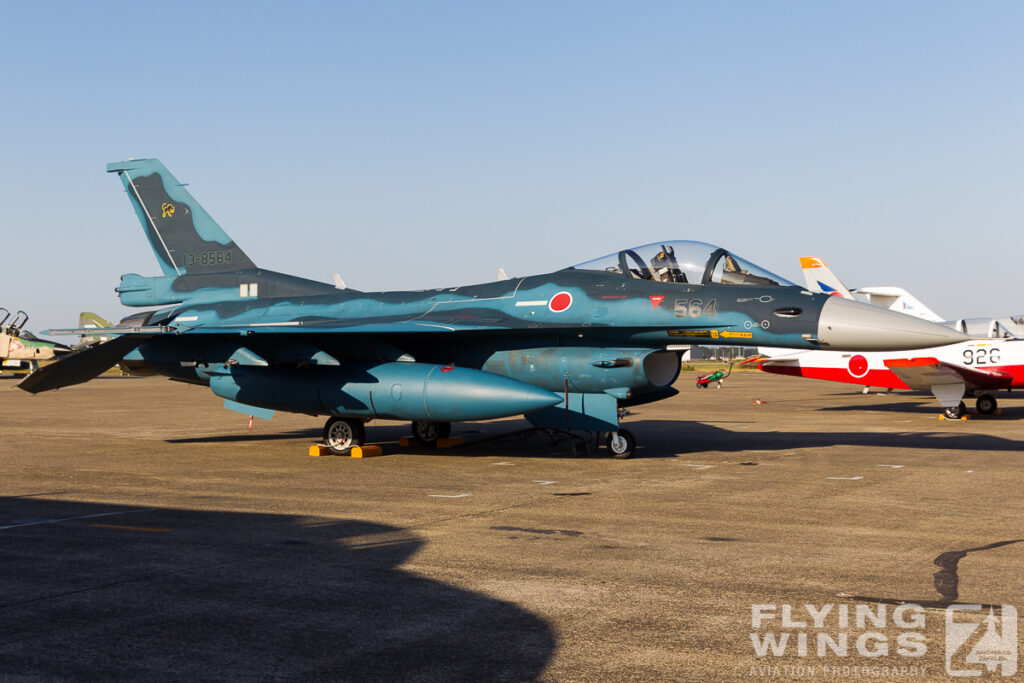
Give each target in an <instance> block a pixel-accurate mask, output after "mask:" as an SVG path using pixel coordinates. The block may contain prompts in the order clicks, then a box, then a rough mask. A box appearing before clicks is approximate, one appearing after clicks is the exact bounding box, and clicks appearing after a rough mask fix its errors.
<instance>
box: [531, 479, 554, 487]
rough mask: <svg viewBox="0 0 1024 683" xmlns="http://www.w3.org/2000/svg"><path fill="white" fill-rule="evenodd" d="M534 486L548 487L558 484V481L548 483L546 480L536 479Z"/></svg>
mask: <svg viewBox="0 0 1024 683" xmlns="http://www.w3.org/2000/svg"><path fill="white" fill-rule="evenodd" d="M533 483H534V484H540V485H541V486H547V485H548V484H557V483H558V482H557V481H548V480H546V479H534V480H533Z"/></svg>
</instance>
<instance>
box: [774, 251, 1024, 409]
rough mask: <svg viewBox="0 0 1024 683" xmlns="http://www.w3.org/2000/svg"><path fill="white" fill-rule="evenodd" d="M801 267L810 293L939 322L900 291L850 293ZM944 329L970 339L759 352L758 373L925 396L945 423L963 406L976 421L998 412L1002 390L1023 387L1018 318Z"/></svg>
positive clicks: (807, 261) (827, 273)
mask: <svg viewBox="0 0 1024 683" xmlns="http://www.w3.org/2000/svg"><path fill="white" fill-rule="evenodd" d="M800 266H801V268H802V269H803V272H804V279H805V280H806V283H807V287H808V289H809V290H811V291H814V292H824V293H826V294H831V295H833V296H840V297H843V298H846V299H855V298H856V297H855V296H854V293H857V294H861V295H863V296H864V297H866V298H867V300H868V302H869V303H872V304H875V305H878V306H883V307H885V308H889V309H891V310H894V311H899V312H901V313H907V314H909V315H915V316H917V317H919V318H923V319H925V320H930V321H932V322H939V321H942V320H943V319H942V318H941V317H940V316H939V315H937V314H936V313H935V312H934V311H932V310H931V309H930V308H928V307H927V306H925V305H924V304H923V303H921V302H920V301H918V300H917V299H916V298H915V297H913V296H912V295H911V294H910V293H908V292H907V291H906V290H904V289H901V288H899V287H862V288H860V289H853V290H850V289H848V288H847V287H846V286H845V285H843V283H842V281H840V280H839V278H838V277H836V276H835V274H834V273H833V272H832V271H831V270H830V269H829V268H828V266H827V265H825V262H824V261H822V260H821V259H820V258H817V257H803V258H801V259H800ZM945 324H946V325H949V326H950V327H954V328H955V329H957V330H959V331H961V332H963V333H965V334H968V335H970V336H972V337H975V339H972V340H971V341H966V342H961V343H958V344H950V345H949V346H944V347H932V348H925V349H916V350H912V351H895V352H867V353H844V352H841V351H793V350H791V349H775V348H764V347H762V348H760V349H759V352H760V354H761V357H760V360H758V361H757V363H758V367H760V368H761V369H762V370H764V371H765V372H770V373H773V374H777V375H791V376H795V377H809V378H812V379H823V380H829V381H832V382H844V383H847V384H857V385H860V386H863V387H864V393H867V392H868V391H870V390H871V388H872V387H878V388H884V389H888V390H889V391H892V390H894V389H901V390H911V391H929V392H931V393H932V394H933V395H934V396H935V398H936V399H938V401H939V403H940V404H941V405H942V407H943V409H944V410H943V412H944V414H945V416H946V417H947V418H950V419H956V418H959V417H961V416H962V415H963V414H964V412H965V411H966V406H965V405H964V402H963V398H964V397H965V396H972V397H975V398H976V399H977V401H976V404H975V406H976V408H977V411H978V412H979V413H982V414H989V413H993V412H995V411H996V409H997V407H998V404H997V401H996V397H995V394H996V392H997V391H999V390H1000V389H1006V390H1010V389H1011V388H1015V387H1024V316H1010V317H1006V318H996V319H989V318H984V319H983V318H974V319H961V320H955V321H947V322H945Z"/></svg>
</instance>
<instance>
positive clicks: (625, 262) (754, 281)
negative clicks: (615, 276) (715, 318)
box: [572, 240, 796, 287]
mask: <svg viewBox="0 0 1024 683" xmlns="http://www.w3.org/2000/svg"><path fill="white" fill-rule="evenodd" d="M572 267H573V268H575V269H577V270H601V271H604V272H606V273H621V274H623V275H625V276H627V277H633V278H637V279H640V280H653V281H661V282H677V283H681V284H692V285H706V284H722V285H758V286H761V287H766V286H781V287H795V286H796V285H794V284H793V283H792V282H790V281H789V280H786V279H785V278H782V277H779V276H778V275H775V274H774V273H772V272H770V271H767V270H765V269H764V268H762V267H760V266H758V265H755V264H753V263H751V262H750V261H747V260H746V259H743V258H740V257H739V256H736V255H735V254H733V253H731V252H729V251H727V250H725V249H722V248H721V247H716V246H715V245H713V244H707V243H705V242H690V241H682V240H676V241H672V242H653V243H651V244H645V245H643V246H642V247H633V248H632V249H623V250H622V251H618V252H615V253H614V254H608V255H607V256H603V257H601V258H597V259H593V260H592V261H586V262H585V263H579V264H577V265H575V266H572Z"/></svg>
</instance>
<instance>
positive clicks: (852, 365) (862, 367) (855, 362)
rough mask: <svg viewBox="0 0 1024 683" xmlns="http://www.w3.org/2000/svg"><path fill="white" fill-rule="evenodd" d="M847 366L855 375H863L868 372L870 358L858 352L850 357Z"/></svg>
mask: <svg viewBox="0 0 1024 683" xmlns="http://www.w3.org/2000/svg"><path fill="white" fill-rule="evenodd" d="M847 367H848V368H849V370H850V374H851V375H853V376H854V377H863V376H864V375H866V374H868V359H867V358H865V357H864V356H862V355H860V354H859V353H858V354H857V355H856V356H854V357H853V358H851V359H850V362H849V364H848V366H847Z"/></svg>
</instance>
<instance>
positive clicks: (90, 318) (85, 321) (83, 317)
mask: <svg viewBox="0 0 1024 683" xmlns="http://www.w3.org/2000/svg"><path fill="white" fill-rule="evenodd" d="M78 326H79V327H81V328H83V329H85V328H93V327H95V328H96V329H102V328H104V327H113V326H114V324H113V323H112V322H110V321H109V320H104V319H103V318H101V317H100V316H98V315H96V314H95V313H92V312H90V311H82V312H81V313H79V314H78Z"/></svg>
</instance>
